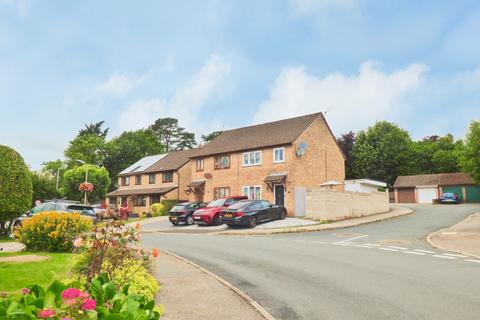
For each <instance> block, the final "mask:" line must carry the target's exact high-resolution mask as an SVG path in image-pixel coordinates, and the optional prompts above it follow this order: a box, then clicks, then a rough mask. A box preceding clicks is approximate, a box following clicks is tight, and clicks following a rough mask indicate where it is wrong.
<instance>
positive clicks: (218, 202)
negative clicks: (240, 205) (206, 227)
mask: <svg viewBox="0 0 480 320" xmlns="http://www.w3.org/2000/svg"><path fill="white" fill-rule="evenodd" d="M226 200H227V199H217V200H213V201H212V202H210V203H209V204H208V206H207V207H221V206H223V205H224V204H225V201H226Z"/></svg>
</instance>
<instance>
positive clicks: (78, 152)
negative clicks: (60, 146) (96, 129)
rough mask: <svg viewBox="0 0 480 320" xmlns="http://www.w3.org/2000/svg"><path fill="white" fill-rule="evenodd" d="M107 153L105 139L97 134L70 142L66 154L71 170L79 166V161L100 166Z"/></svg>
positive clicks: (82, 136) (80, 136)
mask: <svg viewBox="0 0 480 320" xmlns="http://www.w3.org/2000/svg"><path fill="white" fill-rule="evenodd" d="M106 153H107V150H106V142H105V138H104V137H101V136H98V135H95V134H86V135H79V136H77V137H76V138H75V139H73V140H72V141H70V143H69V146H68V148H67V149H66V150H65V152H64V154H65V157H66V158H67V163H68V167H69V168H72V167H75V166H77V165H78V160H81V161H84V162H85V163H88V164H93V165H98V166H100V165H102V164H103V161H104V160H105V157H106Z"/></svg>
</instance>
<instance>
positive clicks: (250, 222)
mask: <svg viewBox="0 0 480 320" xmlns="http://www.w3.org/2000/svg"><path fill="white" fill-rule="evenodd" d="M256 226H257V217H250V219H248V227H249V228H255V227H256Z"/></svg>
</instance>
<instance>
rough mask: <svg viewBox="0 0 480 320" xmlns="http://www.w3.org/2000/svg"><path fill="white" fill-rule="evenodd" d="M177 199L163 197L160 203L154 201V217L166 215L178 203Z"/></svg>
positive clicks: (152, 207)
mask: <svg viewBox="0 0 480 320" xmlns="http://www.w3.org/2000/svg"><path fill="white" fill-rule="evenodd" d="M177 202H178V201H177V200H167V199H163V200H162V201H160V203H154V204H152V206H151V207H150V208H151V210H152V214H153V216H154V217H158V216H166V215H167V214H168V212H170V210H171V209H172V208H173V207H174V206H175V205H176V204H177Z"/></svg>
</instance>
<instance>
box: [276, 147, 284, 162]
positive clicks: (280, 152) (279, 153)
mask: <svg viewBox="0 0 480 320" xmlns="http://www.w3.org/2000/svg"><path fill="white" fill-rule="evenodd" d="M280 162H285V148H283V147H282V148H275V149H273V163H280Z"/></svg>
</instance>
